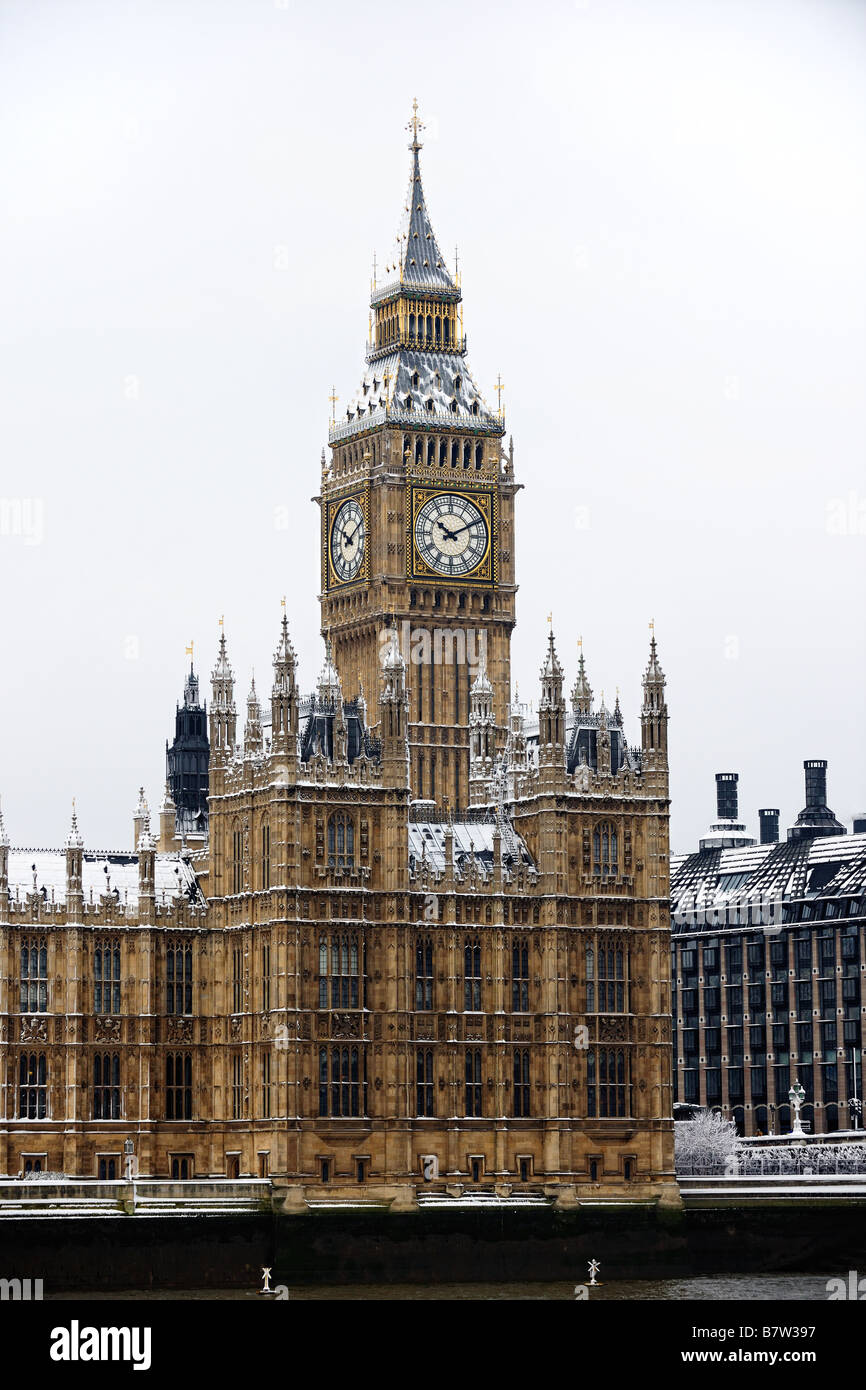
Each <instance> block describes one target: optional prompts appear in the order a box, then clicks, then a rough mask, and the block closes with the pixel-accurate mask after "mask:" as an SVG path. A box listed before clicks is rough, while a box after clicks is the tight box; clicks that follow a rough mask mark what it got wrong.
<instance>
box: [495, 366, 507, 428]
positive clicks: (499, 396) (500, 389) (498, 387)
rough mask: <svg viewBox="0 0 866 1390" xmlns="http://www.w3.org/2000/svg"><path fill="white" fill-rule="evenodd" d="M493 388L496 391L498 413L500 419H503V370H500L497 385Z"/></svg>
mask: <svg viewBox="0 0 866 1390" xmlns="http://www.w3.org/2000/svg"><path fill="white" fill-rule="evenodd" d="M493 389H494V390H495V392H496V411H497V414H498V415H499V418H500V420H501V419H502V392H503V391H504V390H505V386H504V384H503V381H502V373H501V372H498V373H497V376H496V385H495V387H494V388H493Z"/></svg>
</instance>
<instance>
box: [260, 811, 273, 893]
mask: <svg viewBox="0 0 866 1390" xmlns="http://www.w3.org/2000/svg"><path fill="white" fill-rule="evenodd" d="M270 886H271V827H270V822H269V821H266V820H264V821H262V888H270Z"/></svg>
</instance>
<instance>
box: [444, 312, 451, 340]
mask: <svg viewBox="0 0 866 1390" xmlns="http://www.w3.org/2000/svg"><path fill="white" fill-rule="evenodd" d="M442 342H443V344H444V345H445V347H449V346H450V343H451V320H450V319H448V318H445V319H443V320H442Z"/></svg>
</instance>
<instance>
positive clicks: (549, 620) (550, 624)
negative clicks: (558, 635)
mask: <svg viewBox="0 0 866 1390" xmlns="http://www.w3.org/2000/svg"><path fill="white" fill-rule="evenodd" d="M547 625H548V627H549V628H551V629H552V628H553V610H552V609H551V611H550V612H549V613H548V615H547Z"/></svg>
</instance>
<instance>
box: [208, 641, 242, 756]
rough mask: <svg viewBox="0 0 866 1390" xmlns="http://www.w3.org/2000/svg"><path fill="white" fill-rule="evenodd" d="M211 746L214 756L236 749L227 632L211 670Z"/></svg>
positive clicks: (233, 689) (234, 715)
mask: <svg viewBox="0 0 866 1390" xmlns="http://www.w3.org/2000/svg"><path fill="white" fill-rule="evenodd" d="M211 691H212V696H211V710H210V746H211V753H212V755H213V756H214V757H222V758H224V757H226V756H228V755H229V754H230V753H231V752H232V751H233V749H234V746H235V731H236V725H237V710H236V709H235V678H234V672H233V670H232V667H231V662H230V661H229V658H228V651H227V649H226V637H225V633H224V632H221V633H220V644H219V651H218V653H217V659H216V664H215V665H214V668H213V671H212V672H211Z"/></svg>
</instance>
